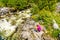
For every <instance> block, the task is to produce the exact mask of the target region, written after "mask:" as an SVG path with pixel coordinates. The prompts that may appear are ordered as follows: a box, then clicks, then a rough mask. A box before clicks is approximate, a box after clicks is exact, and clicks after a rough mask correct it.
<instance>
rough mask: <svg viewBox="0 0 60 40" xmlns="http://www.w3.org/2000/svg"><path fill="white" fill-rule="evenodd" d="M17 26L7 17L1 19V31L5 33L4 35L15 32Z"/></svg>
mask: <svg viewBox="0 0 60 40" xmlns="http://www.w3.org/2000/svg"><path fill="white" fill-rule="evenodd" d="M15 29H16V26H12V25H11V24H10V23H9V22H7V21H6V19H1V20H0V32H1V33H3V35H2V36H5V37H8V36H10V35H11V34H13V33H14V31H15Z"/></svg>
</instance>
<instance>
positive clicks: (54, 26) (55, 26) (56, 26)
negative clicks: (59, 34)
mask: <svg viewBox="0 0 60 40" xmlns="http://www.w3.org/2000/svg"><path fill="white" fill-rule="evenodd" d="M53 28H54V29H59V26H58V24H57V23H56V21H55V20H53Z"/></svg>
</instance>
